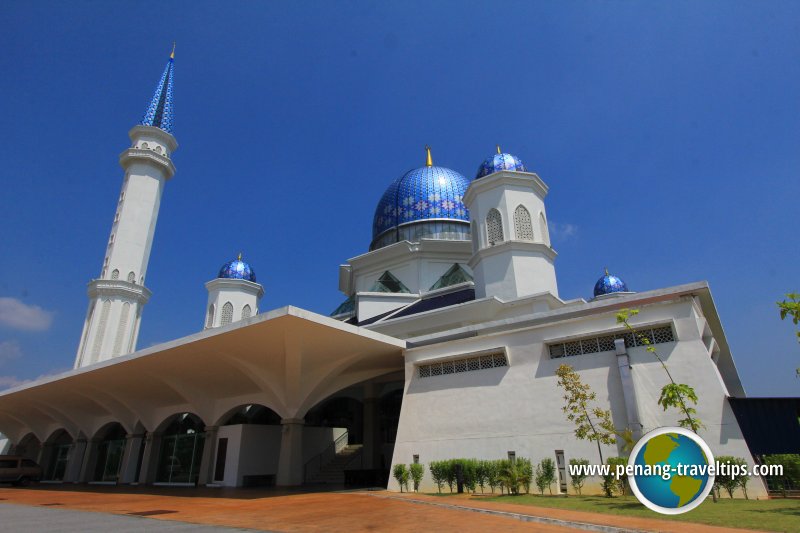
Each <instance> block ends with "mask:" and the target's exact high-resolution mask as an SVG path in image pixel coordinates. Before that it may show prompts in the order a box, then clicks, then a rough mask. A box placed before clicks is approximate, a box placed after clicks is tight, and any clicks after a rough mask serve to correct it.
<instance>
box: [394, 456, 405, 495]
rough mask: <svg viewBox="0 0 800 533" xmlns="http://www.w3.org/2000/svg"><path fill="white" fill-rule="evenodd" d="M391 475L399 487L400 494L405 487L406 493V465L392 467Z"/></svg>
mask: <svg viewBox="0 0 800 533" xmlns="http://www.w3.org/2000/svg"><path fill="white" fill-rule="evenodd" d="M392 475H393V476H394V478H395V479H396V480H397V483H398V484H399V485H400V492H403V487H405V489H406V492H408V469H407V468H406V465H404V464H402V463H398V464H396V465H394V468H393V469H392Z"/></svg>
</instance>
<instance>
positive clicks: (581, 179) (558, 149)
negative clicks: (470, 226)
mask: <svg viewBox="0 0 800 533" xmlns="http://www.w3.org/2000/svg"><path fill="white" fill-rule="evenodd" d="M799 25H800V4H798V3H797V2H778V1H769V2H763V1H754V2H732V1H724V2H708V1H703V2H698V1H691V2H657V3H656V2H563V1H558V2H527V1H525V2H497V1H492V2H441V1H434V2H430V1H425V2H418V3H415V2H409V1H405V0H404V1H403V2H399V1H398V2H393V3H384V2H346V3H345V2H340V3H334V2H326V1H319V2H269V3H267V2H246V3H245V2H236V3H229V2H223V3H220V2H199V3H198V2H191V3H190V2H158V3H142V2H69V3H65V2H52V3H50V2H29V1H9V0H6V1H5V2H3V4H2V6H0V50H2V51H3V52H2V54H0V72H2V76H0V91H1V94H2V98H0V116H1V117H2V127H0V180H2V181H1V182H0V183H2V189H0V191H1V192H0V210H2V217H3V225H2V232H0V297H3V298H6V300H4V302H5V304H4V305H7V306H12V307H13V306H14V305H18V304H19V303H21V304H24V305H25V306H38V307H39V308H41V311H39V310H36V309H33V308H30V307H24V308H22V309H27V310H28V311H29V312H30V313H31V314H32V316H33V317H34V318H33V319H32V320H34V321H35V320H39V322H38V324H39V325H38V330H36V331H30V330H25V329H21V326H22V327H23V328H24V324H15V323H14V322H13V320H11V321H9V319H8V317H6V318H5V319H4V320H5V322H4V323H2V324H0V387H2V386H3V384H10V383H13V382H14V381H15V380H24V379H31V378H35V377H37V376H39V375H41V374H45V373H51V372H55V371H61V370H65V369H68V368H70V367H71V366H72V364H73V360H74V356H75V350H76V348H77V345H78V340H79V336H80V332H81V327H82V323H83V319H84V314H85V311H86V305H87V299H86V294H85V290H86V283H87V282H88V281H89V279H91V278H92V277H96V276H97V275H99V272H100V267H101V263H102V260H103V252H104V246H105V243H106V240H107V239H108V233H109V229H110V226H111V222H112V219H113V215H114V208H115V203H116V197H117V195H118V192H119V189H120V185H121V180H122V170H121V169H120V168H119V166H118V163H117V157H118V154H119V153H120V152H121V151H122V150H123V149H125V148H126V147H127V145H128V138H127V131H128V129H129V128H130V127H131V126H133V125H134V124H136V123H137V122H138V121H139V120H140V118H141V116H142V113H143V112H144V110H145V107H146V104H147V103H148V100H149V98H150V96H151V94H152V91H153V89H154V87H155V84H156V82H157V80H158V78H159V76H160V75H161V72H162V70H163V68H164V65H165V62H166V60H167V56H168V53H169V50H170V47H171V44H172V41H173V40H175V41H177V43H178V44H177V54H176V64H175V65H176V76H175V102H176V104H175V107H176V117H175V136H176V138H177V139H178V142H179V143H180V148H179V150H178V151H177V152H176V154H175V156H174V161H175V164H176V166H177V169H178V172H177V174H176V176H175V178H174V179H173V180H172V181H170V182H169V183H168V184H167V187H166V191H165V194H164V197H163V201H162V204H161V213H160V216H159V220H158V227H157V229H156V238H155V244H154V246H153V250H152V256H151V258H150V267H149V271H148V276H147V281H148V286H149V287H150V288H151V289H152V290H153V293H154V296H153V298H152V300H151V302H150V303H149V304H148V305H147V307H146V308H145V311H144V316H143V323H142V330H141V335H140V338H139V347H146V346H150V345H152V344H154V343H159V342H163V341H167V340H170V339H173V338H177V337H181V336H184V335H187V334H190V333H193V332H196V331H198V330H199V329H200V328H201V327H202V325H203V315H204V308H205V302H206V291H205V288H204V286H203V284H204V282H206V281H208V280H210V279H212V278H213V277H214V276H215V275H216V272H217V270H218V269H219V267H220V266H221V265H222V264H223V263H224V262H225V261H227V260H229V259H231V258H233V257H234V256H235V254H236V253H237V252H239V251H240V250H243V251H244V254H245V258H246V259H247V260H248V261H250V262H251V264H252V265H253V266H254V268H255V270H256V272H257V274H258V278H259V281H260V282H261V283H262V284H263V285H264V287H265V290H266V295H265V296H264V299H263V300H262V308H263V309H270V308H275V307H279V306H283V305H286V304H293V305H297V306H300V307H303V308H307V309H310V310H313V311H316V312H320V313H323V314H327V313H329V312H330V311H331V310H333V309H334V308H335V307H336V306H337V305H338V304H339V303H340V301H341V300H342V299H343V295H341V294H340V293H338V290H337V273H338V265H339V264H340V263H341V262H343V261H345V260H346V259H348V258H349V257H353V256H355V255H358V254H361V253H363V252H365V251H367V249H368V245H369V242H370V238H371V221H372V215H373V210H374V207H375V204H376V203H377V201H378V199H379V198H380V196H381V194H382V192H383V190H384V189H385V188H386V186H387V185H388V184H389V183H390V182H391V181H392V180H393V179H394V178H396V177H397V176H399V175H400V174H402V173H403V172H405V171H406V170H408V169H410V168H413V167H417V166H421V165H422V164H423V163H424V151H423V146H424V145H425V144H426V143H427V144H430V145H431V146H432V147H433V156H434V161H435V163H436V164H438V165H441V166H446V167H449V168H453V169H455V170H458V171H459V172H461V173H463V174H466V175H469V176H472V175H473V174H474V172H475V171H476V169H477V167H478V165H479V163H480V162H481V160H483V159H484V158H485V157H487V156H488V155H490V154H491V153H492V152H493V150H494V145H495V143H500V144H501V145H502V147H503V148H504V149H505V150H506V151H509V152H512V153H514V154H516V155H518V156H520V157H521V158H522V159H523V161H524V162H525V163H526V164H527V166H528V168H529V169H531V170H533V171H535V172H537V173H538V174H539V175H540V176H541V177H542V179H544V180H545V181H546V182H547V183H548V184H549V186H550V195H549V197H548V204H547V208H548V215H549V217H550V218H551V220H552V221H553V222H554V223H555V228H554V231H553V235H554V239H553V241H554V242H553V245H554V247H555V248H556V250H557V251H558V252H559V257H558V259H557V263H556V266H557V273H558V281H559V288H560V292H561V296H562V297H564V298H575V297H586V298H588V297H589V296H590V295H591V290H592V286H593V284H594V282H595V280H596V279H597V278H598V277H599V276H600V274H601V273H602V269H603V267H604V266H606V265H607V266H608V267H609V268H610V269H611V270H612V271H613V272H614V273H617V274H619V275H620V276H621V277H622V278H623V279H625V281H626V282H627V283H628V285H629V287H630V288H631V289H633V290H648V289H655V288H659V287H666V286H670V285H677V284H682V283H687V282H691V281H698V280H708V281H709V283H710V284H711V288H712V291H713V294H714V297H715V299H716V303H717V306H718V308H719V312H720V315H721V317H722V321H723V324H724V326H725V329H726V332H727V335H728V339H729V341H730V344H731V347H732V349H733V355H734V358H735V360H736V364H737V366H738V368H739V371H740V373H741V375H742V379H743V381H744V384H745V387H746V389H747V390H748V393H749V394H751V395H797V394H798V390H800V381H798V380H797V379H795V378H794V368H795V367H797V366H800V346H798V344H797V342H796V341H795V339H794V333H793V330H792V326H791V324H790V323H787V322H781V321H780V320H779V318H778V313H777V309H776V306H775V301H776V300H778V299H779V298H781V296H782V294H783V293H784V292H787V291H789V290H800V279H798V259H800V257H798V256H799V255H800V253H799V251H798V244H797V201H798V198H799V197H800V194H799V193H800V180H798V175H799V174H800V150H798V149H799V148H800V96H798V95H800V27H798V26H799ZM48 318H51V320H48Z"/></svg>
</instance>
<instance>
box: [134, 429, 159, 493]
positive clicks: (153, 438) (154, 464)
mask: <svg viewBox="0 0 800 533" xmlns="http://www.w3.org/2000/svg"><path fill="white" fill-rule="evenodd" d="M159 448H161V433H147V435H146V436H145V438H144V457H142V470H141V472H139V484H140V485H149V484H150V483H153V482H154V481H155V480H156V469H157V468H158V454H159V451H160V450H159Z"/></svg>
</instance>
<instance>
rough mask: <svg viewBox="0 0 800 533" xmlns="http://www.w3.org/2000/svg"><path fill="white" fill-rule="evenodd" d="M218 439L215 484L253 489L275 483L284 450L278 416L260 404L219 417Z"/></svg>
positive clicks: (243, 407)
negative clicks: (279, 459) (281, 448)
mask: <svg viewBox="0 0 800 533" xmlns="http://www.w3.org/2000/svg"><path fill="white" fill-rule="evenodd" d="M216 437H217V440H216V448H215V454H216V455H215V456H214V459H213V474H212V479H213V482H214V483H215V484H220V485H223V486H226V487H235V486H246V487H252V486H259V485H273V484H274V483H275V476H276V474H277V470H278V458H279V455H280V446H281V417H280V415H278V413H276V412H275V411H273V410H272V409H270V408H269V407H266V406H264V405H260V404H246V405H240V406H238V407H235V408H234V409H232V410H230V411H228V412H227V413H226V414H225V415H223V416H222V417H220V419H219V429H218V431H217V435H216ZM207 445H209V446H214V443H213V442H209V443H208V444H207Z"/></svg>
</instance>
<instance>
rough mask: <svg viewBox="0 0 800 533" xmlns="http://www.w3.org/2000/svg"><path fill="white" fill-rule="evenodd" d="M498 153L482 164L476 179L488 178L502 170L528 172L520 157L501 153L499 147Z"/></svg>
mask: <svg viewBox="0 0 800 533" xmlns="http://www.w3.org/2000/svg"><path fill="white" fill-rule="evenodd" d="M497 152H498V153H496V154H493V155H492V156H491V157H489V158H488V159H486V161H484V162H483V163H481V166H480V167H478V173H477V174H476V175H475V179H479V178H482V177H484V176H488V175H489V174H494V173H495V172H500V171H501V170H513V171H517V172H527V171H526V170H525V165H524V164H522V160H521V159H520V158H519V157H517V156H515V155H511V154H505V153H500V149H499V147H498V150H497Z"/></svg>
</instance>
